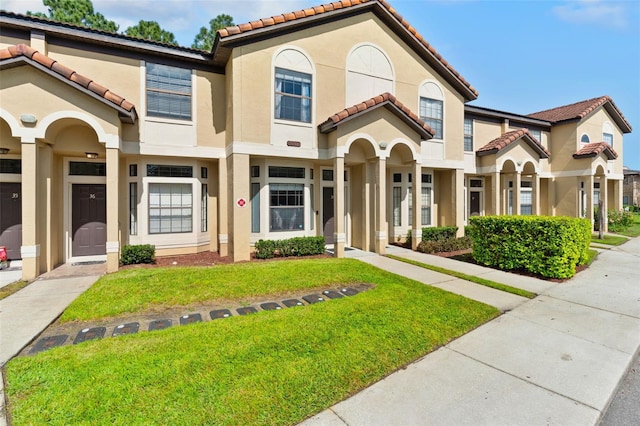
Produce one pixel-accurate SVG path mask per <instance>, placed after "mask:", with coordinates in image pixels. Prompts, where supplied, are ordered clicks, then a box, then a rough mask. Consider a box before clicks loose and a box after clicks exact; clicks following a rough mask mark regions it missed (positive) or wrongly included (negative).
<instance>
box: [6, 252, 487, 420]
mask: <svg viewBox="0 0 640 426" xmlns="http://www.w3.org/2000/svg"><path fill="white" fill-rule="evenodd" d="M280 269H283V270H285V271H288V273H289V275H287V274H286V273H285V272H279V271H280ZM196 278H197V280H196ZM190 281H191V282H192V283H197V284H193V285H192V286H189V285H188V283H189V282H190ZM353 283H369V284H372V285H374V288H372V289H370V290H368V291H366V292H364V293H361V294H358V295H356V296H353V297H348V298H347V297H345V298H342V299H338V300H331V301H329V302H325V303H319V304H315V305H311V306H304V307H296V308H290V309H283V310H280V311H268V312H265V311H262V312H259V313H257V314H253V315H250V316H243V317H240V316H234V317H232V318H228V319H224V320H216V321H209V322H203V323H199V324H193V325H189V326H182V327H172V328H169V329H165V330H162V331H157V332H141V333H139V334H136V335H128V336H122V337H118V338H105V339H103V340H99V341H90V342H86V343H83V344H81V345H77V346H65V347H60V348H55V349H51V350H49V351H47V352H44V353H41V354H38V355H36V356H32V357H22V358H15V359H13V360H12V361H10V362H9V363H8V364H7V366H6V378H7V382H8V386H7V388H6V392H7V395H8V397H9V408H10V411H11V414H12V417H13V422H14V424H16V425H22V424H61V425H62V424H65V425H66V424H91V425H93V424H109V425H111V424H144V425H148V424H224V425H245V424H296V423H298V422H300V421H302V420H303V419H305V418H307V417H308V416H310V415H313V414H314V413H317V412H319V411H321V410H323V409H325V408H327V407H330V406H331V405H333V404H335V403H337V402H339V401H341V400H342V399H344V398H346V397H347V396H349V395H352V394H354V393H355V392H357V391H359V390H360V389H362V388H364V387H366V386H369V385H371V384H372V383H374V382H376V381H378V380H380V379H382V378H383V377H385V376H386V375H388V374H390V373H391V372H393V371H395V370H397V369H399V368H401V367H403V366H405V365H407V364H408V363H410V362H412V361H415V360H416V359H418V358H420V357H422V356H423V355H424V354H426V353H428V352H430V351H433V350H435V349H437V348H438V347H440V346H442V345H444V344H446V343H447V342H449V341H450V340H451V339H453V338H455V337H457V336H460V335H462V334H464V333H466V332H467V331H469V330H471V329H473V328H475V327H477V326H478V325H480V324H482V323H484V322H486V321H488V320H490V319H492V318H494V317H496V316H497V315H499V312H498V310H497V309H495V308H492V307H489V306H487V305H483V304H481V303H478V302H475V301H471V300H469V299H465V298H463V297H461V296H457V295H454V294H452V293H447V292H444V291H441V290H439V289H437V288H433V287H430V286H425V285H423V284H420V283H418V282H415V281H412V280H409V279H406V278H403V277H400V276H397V275H394V274H390V273H387V272H384V271H381V270H379V269H377V268H374V267H372V266H369V265H367V264H364V263H361V262H358V261H355V260H350V259H340V260H336V259H323V260H302V261H287V262H268V263H267V262H265V263H251V264H245V265H234V266H228V267H227V266H225V267H214V268H207V269H197V268H191V269H189V268H185V269H182V270H181V271H178V270H177V269H175V268H171V269H164V270H160V269H155V270H129V271H123V272H120V273H117V274H113V275H111V276H106V277H104V278H102V279H101V280H100V281H99V282H98V284H97V285H96V286H94V287H92V288H91V289H90V290H89V291H88V292H87V293H86V294H85V295H83V296H82V297H81V298H80V299H79V300H78V301H77V302H76V303H74V304H73V306H72V308H73V312H74V313H73V315H71V314H68V313H65V317H67V318H68V319H69V318H72V317H73V318H76V317H77V318H91V317H104V316H105V315H107V316H108V315H115V313H116V312H125V311H131V310H135V309H146V308H143V307H142V305H144V306H146V307H149V306H168V305H171V304H186V303H191V302H195V301H205V300H219V299H223V300H237V301H240V300H242V298H243V297H245V296H248V295H255V294H272V293H281V292H285V291H289V290H294V289H301V288H313V287H317V286H322V287H325V286H333V285H335V286H336V287H338V286H339V285H341V284H353ZM149 286H152V288H147V287H149ZM134 294H135V296H134ZM105 296H107V297H106V298H105V299H103V300H100V297H105ZM121 298H122V299H124V300H120V299H121ZM136 301H137V302H136ZM95 302H100V303H99V304H97V305H93V306H91V303H95ZM136 303H138V304H139V305H140V306H139V307H137V306H136ZM102 305H106V306H102ZM112 305H118V306H117V307H115V306H112ZM106 312H111V314H107V313H106Z"/></svg>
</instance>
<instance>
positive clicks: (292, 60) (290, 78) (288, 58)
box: [274, 49, 313, 123]
mask: <svg viewBox="0 0 640 426" xmlns="http://www.w3.org/2000/svg"><path fill="white" fill-rule="evenodd" d="M274 75H275V83H274V92H275V103H274V105H275V106H274V117H275V118H276V119H280V120H290V121H301V122H304V123H310V122H311V101H312V86H311V84H312V75H313V66H312V64H311V61H310V60H309V58H307V57H306V56H305V55H304V54H303V53H302V52H300V51H298V50H295V49H285V50H283V51H281V52H280V53H278V56H276V58H275V72H274Z"/></svg>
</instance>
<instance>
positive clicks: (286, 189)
mask: <svg viewBox="0 0 640 426" xmlns="http://www.w3.org/2000/svg"><path fill="white" fill-rule="evenodd" d="M269 200H270V201H269V215H270V223H271V225H270V226H269V230H270V231H272V232H277V231H298V230H303V229H304V184H302V183H270V184H269Z"/></svg>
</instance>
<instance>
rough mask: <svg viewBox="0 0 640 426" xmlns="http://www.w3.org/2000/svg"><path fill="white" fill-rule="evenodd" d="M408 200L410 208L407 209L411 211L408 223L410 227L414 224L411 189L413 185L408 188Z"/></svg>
mask: <svg viewBox="0 0 640 426" xmlns="http://www.w3.org/2000/svg"><path fill="white" fill-rule="evenodd" d="M407 200H408V201H409V203H408V204H409V208H408V209H407V210H408V211H409V222H408V225H409V227H412V226H413V191H412V190H411V187H409V188H407Z"/></svg>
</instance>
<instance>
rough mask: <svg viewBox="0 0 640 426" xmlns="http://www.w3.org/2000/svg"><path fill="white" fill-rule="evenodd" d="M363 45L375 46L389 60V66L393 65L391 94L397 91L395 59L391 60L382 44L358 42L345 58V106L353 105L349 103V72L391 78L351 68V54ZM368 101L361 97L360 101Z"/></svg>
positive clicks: (385, 78) (384, 78) (382, 78)
mask: <svg viewBox="0 0 640 426" xmlns="http://www.w3.org/2000/svg"><path fill="white" fill-rule="evenodd" d="M363 46H370V47H373V48H374V49H376V50H378V51H380V53H382V54H383V55H384V57H385V58H386V59H387V61H388V62H389V66H390V67H391V80H390V81H391V94H392V95H393V94H395V93H396V69H395V67H394V66H393V61H391V57H390V56H389V55H388V54H387V52H386V51H385V50H384V49H383V48H382V47H380V46H378V45H377V44H375V43H370V42H362V43H357V44H355V45H354V46H353V47H352V48H351V50H349V52H348V53H347V56H346V58H345V61H344V81H345V91H344V104H345V107H347V108H348V107H350V106H353V105H348V103H349V101H348V88H347V87H346V84H347V82H348V81H349V72H354V73H356V74H360V75H366V76H369V77H375V78H379V79H381V80H387V81H389V78H388V77H387V76H383V75H376V74H374V73H371V74H365V73H363V72H361V71H352V70H350V69H349V58H350V57H351V55H352V54H353V52H355V51H356V50H357V49H358V48H360V47H363ZM381 94H382V93H376V94H375V95H374V96H378V95H381ZM364 101H366V99H361V100H360V101H359V102H364Z"/></svg>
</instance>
